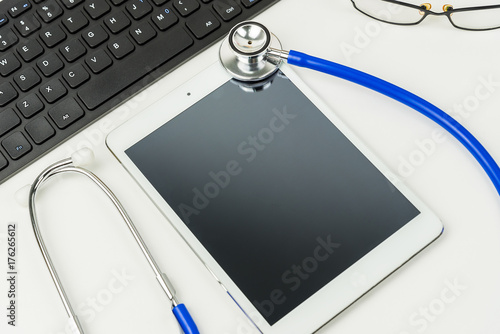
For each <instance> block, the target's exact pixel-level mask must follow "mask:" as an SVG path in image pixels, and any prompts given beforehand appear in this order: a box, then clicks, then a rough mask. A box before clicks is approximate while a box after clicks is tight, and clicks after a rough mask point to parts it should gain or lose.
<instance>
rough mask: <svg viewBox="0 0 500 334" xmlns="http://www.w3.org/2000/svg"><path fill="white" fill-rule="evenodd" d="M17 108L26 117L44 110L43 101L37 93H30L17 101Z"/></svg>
mask: <svg viewBox="0 0 500 334" xmlns="http://www.w3.org/2000/svg"><path fill="white" fill-rule="evenodd" d="M16 106H17V109H19V111H20V112H21V114H23V116H24V117H26V118H30V117H32V116H33V115H35V114H37V113H39V112H40V111H42V110H43V107H44V105H43V103H42V101H40V99H39V98H38V96H36V94H30V95H28V96H26V97H25V98H24V99H22V100H21V101H19V102H17V103H16Z"/></svg>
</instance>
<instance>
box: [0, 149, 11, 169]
mask: <svg viewBox="0 0 500 334" xmlns="http://www.w3.org/2000/svg"><path fill="white" fill-rule="evenodd" d="M8 165H9V162H8V161H7V159H5V157H4V156H3V154H2V153H1V152H0V170H2V169H4V168H5V167H7V166H8Z"/></svg>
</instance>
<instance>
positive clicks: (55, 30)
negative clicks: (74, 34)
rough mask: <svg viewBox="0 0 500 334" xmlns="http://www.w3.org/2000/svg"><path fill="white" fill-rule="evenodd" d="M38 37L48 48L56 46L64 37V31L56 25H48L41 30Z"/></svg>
mask: <svg viewBox="0 0 500 334" xmlns="http://www.w3.org/2000/svg"><path fill="white" fill-rule="evenodd" d="M40 38H41V39H42V41H43V42H44V43H45V45H47V46H48V47H49V48H52V47H54V46H56V45H57V44H59V43H61V42H62V41H64V40H65V39H66V33H65V32H64V31H63V30H62V29H61V28H60V27H59V26H58V25H55V24H53V25H50V26H49V27H46V28H44V29H43V30H42V32H41V33H40Z"/></svg>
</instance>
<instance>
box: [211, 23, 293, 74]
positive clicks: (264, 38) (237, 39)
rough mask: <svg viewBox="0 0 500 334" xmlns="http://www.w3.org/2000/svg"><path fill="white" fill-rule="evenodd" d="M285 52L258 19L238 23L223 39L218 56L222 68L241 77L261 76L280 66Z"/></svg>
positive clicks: (273, 71)
mask: <svg viewBox="0 0 500 334" xmlns="http://www.w3.org/2000/svg"><path fill="white" fill-rule="evenodd" d="M287 55H288V53H287V52H286V51H282V50H281V43H280V41H279V40H278V38H277V37H276V36H274V35H273V34H272V33H270V32H269V30H268V29H267V28H266V27H265V26H263V25H262V24H260V23H257V22H253V21H245V22H241V23H239V24H237V25H236V26H235V27H233V29H231V31H230V32H229V35H228V36H227V38H226V39H225V40H224V41H223V42H222V44H221V46H220V50H219V58H220V61H221V63H222V65H223V66H224V68H225V69H226V70H227V71H228V72H229V74H231V75H232V76H233V78H235V79H237V80H241V81H259V80H263V79H265V78H267V77H269V76H270V75H272V74H273V73H275V72H276V71H277V70H278V68H279V67H280V65H281V63H282V61H283V59H286V56H287Z"/></svg>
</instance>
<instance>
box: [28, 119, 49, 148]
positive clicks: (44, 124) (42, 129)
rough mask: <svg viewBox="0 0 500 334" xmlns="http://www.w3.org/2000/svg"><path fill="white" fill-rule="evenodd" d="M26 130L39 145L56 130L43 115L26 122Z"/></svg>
mask: <svg viewBox="0 0 500 334" xmlns="http://www.w3.org/2000/svg"><path fill="white" fill-rule="evenodd" d="M25 129H26V132H27V133H28V135H29V136H30V137H31V139H33V141H34V142H35V144H37V145H40V144H42V143H44V142H46V141H47V140H48V139H50V138H52V137H53V136H54V135H55V134H56V131H55V130H54V128H53V127H52V125H50V123H49V121H47V119H46V118H45V117H43V116H42V117H38V118H36V119H34V120H32V121H31V122H29V123H28V124H26V127H25Z"/></svg>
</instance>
